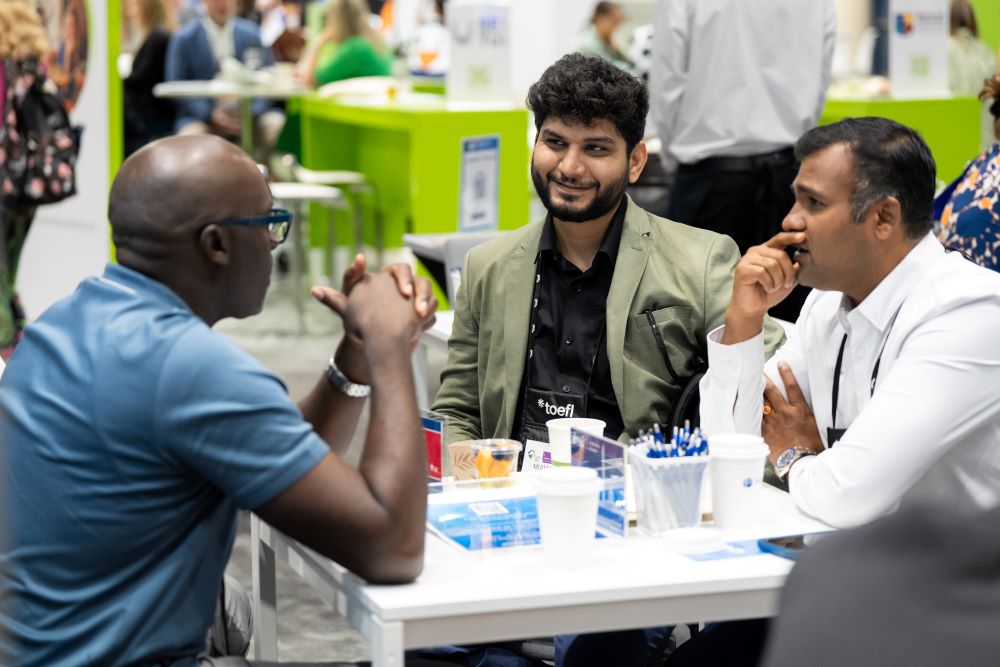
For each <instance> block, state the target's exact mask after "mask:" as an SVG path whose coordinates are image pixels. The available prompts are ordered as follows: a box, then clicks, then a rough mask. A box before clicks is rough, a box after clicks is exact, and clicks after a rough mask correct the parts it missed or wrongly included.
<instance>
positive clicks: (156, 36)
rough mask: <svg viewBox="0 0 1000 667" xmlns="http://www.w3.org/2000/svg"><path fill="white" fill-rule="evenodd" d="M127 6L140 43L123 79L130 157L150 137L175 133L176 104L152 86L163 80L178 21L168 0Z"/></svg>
mask: <svg viewBox="0 0 1000 667" xmlns="http://www.w3.org/2000/svg"><path fill="white" fill-rule="evenodd" d="M124 10H125V16H126V19H127V20H129V21H131V22H132V25H133V26H134V30H135V33H136V35H137V37H138V42H139V44H140V46H139V48H138V50H137V51H136V54H135V59H134V60H133V61H132V71H131V73H130V74H129V75H128V77H127V78H126V79H125V81H124V82H123V84H124V85H123V96H122V99H123V102H124V105H125V116H124V121H125V156H126V157H128V156H129V155H131V154H132V153H134V152H135V151H137V150H138V149H140V148H142V147H143V146H145V145H146V144H148V143H149V142H150V141H153V140H154V139H159V138H160V137H166V136H168V135H170V134H172V133H173V129H174V104H173V102H171V101H170V100H165V99H160V98H157V97H155V96H154V95H153V86H155V85H156V84H158V83H161V82H162V81H164V78H165V69H166V61H167V46H168V45H169V44H170V33H171V31H173V29H174V28H175V27H176V23H175V21H174V15H173V7H172V6H171V5H169V4H167V0H126V2H125V7H124Z"/></svg>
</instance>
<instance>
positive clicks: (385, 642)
mask: <svg viewBox="0 0 1000 667" xmlns="http://www.w3.org/2000/svg"><path fill="white" fill-rule="evenodd" d="M372 626H373V627H372V629H373V630H374V632H373V633H372V667H403V624H402V622H400V621H388V622H386V621H381V620H379V618H378V617H377V616H375V615H372Z"/></svg>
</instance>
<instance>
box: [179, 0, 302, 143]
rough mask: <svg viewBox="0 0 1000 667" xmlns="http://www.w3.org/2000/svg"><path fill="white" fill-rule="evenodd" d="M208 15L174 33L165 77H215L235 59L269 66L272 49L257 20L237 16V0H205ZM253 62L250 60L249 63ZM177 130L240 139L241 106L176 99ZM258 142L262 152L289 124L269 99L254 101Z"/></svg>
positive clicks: (188, 79) (193, 99)
mask: <svg viewBox="0 0 1000 667" xmlns="http://www.w3.org/2000/svg"><path fill="white" fill-rule="evenodd" d="M202 5H203V6H204V9H205V15H204V16H202V17H201V18H200V19H199V20H196V21H190V22H189V23H187V24H186V25H184V26H183V27H182V28H181V29H180V30H178V31H177V32H175V33H174V34H173V36H172V37H171V38H170V44H169V46H168V47H167V64H166V80H167V81H192V80H202V81H203V80H209V79H212V78H214V77H215V76H216V75H217V74H218V72H219V69H220V63H221V62H222V61H223V60H225V59H227V58H235V59H236V60H238V61H240V62H241V63H245V64H246V63H249V62H250V61H251V60H256V61H258V62H256V63H254V64H255V65H258V66H259V65H270V64H271V63H272V61H273V57H272V55H271V51H270V49H265V48H264V46H263V45H262V43H261V40H260V28H259V27H258V26H257V24H256V23H253V22H251V21H248V20H246V19H244V18H240V17H239V16H237V8H238V7H237V0H202ZM248 66H249V65H248ZM176 104H177V118H176V120H175V121H174V131H175V132H177V133H178V134H215V135H218V136H221V137H225V138H227V139H233V140H235V139H237V138H238V137H239V136H240V132H241V130H242V126H243V121H242V118H241V117H240V109H239V105H238V104H237V103H236V102H234V101H232V100H221V99H220V100H213V99H209V98H190V99H181V100H177V103H176ZM253 117H254V134H255V140H254V141H255V144H256V145H257V146H258V147H259V148H260V149H261V151H262V152H265V153H266V152H268V151H270V149H271V148H272V147H273V146H274V144H275V141H276V140H277V138H278V134H279V133H280V132H281V128H282V127H283V126H284V124H285V114H284V113H282V112H281V111H279V110H277V109H276V108H274V105H273V104H272V103H271V102H270V101H269V100H265V99H256V100H254V102H253Z"/></svg>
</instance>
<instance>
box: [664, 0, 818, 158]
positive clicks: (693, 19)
mask: <svg viewBox="0 0 1000 667" xmlns="http://www.w3.org/2000/svg"><path fill="white" fill-rule="evenodd" d="M835 41H836V15H835V13H834V8H833V2H832V0H754V1H753V2H748V1H747V0H659V1H658V2H657V3H656V14H655V18H654V31H653V56H652V69H651V70H650V78H649V90H650V104H651V106H652V117H653V121H654V124H655V125H656V129H657V131H658V132H659V135H660V139H661V140H662V141H663V149H664V151H665V153H666V155H667V156H668V157H669V158H670V159H671V160H677V161H679V162H681V163H682V164H692V163H695V162H698V161H699V160H703V159H705V158H707V157H712V156H722V155H727V156H733V155H756V154H759V153H768V152H771V151H776V150H780V149H784V148H788V147H789V146H792V145H793V144H794V143H795V141H796V140H797V139H798V138H799V137H800V136H801V135H802V134H803V133H804V132H805V131H806V130H808V129H810V128H812V127H814V126H815V125H816V121H817V120H818V119H819V116H820V113H821V112H822V110H823V102H824V99H825V97H826V89H827V88H828V87H829V85H830V72H831V67H832V66H833V46H834V42H835Z"/></svg>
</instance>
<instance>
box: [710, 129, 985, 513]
mask: <svg viewBox="0 0 1000 667" xmlns="http://www.w3.org/2000/svg"><path fill="white" fill-rule="evenodd" d="M795 149H796V157H797V158H798V159H799V160H800V161H801V163H802V166H801V169H800V170H799V173H798V176H797V177H796V179H795V182H794V186H793V189H794V193H795V205H794V206H793V207H792V210H791V211H790V212H789V213H788V216H787V217H786V218H785V220H784V223H783V228H784V231H783V232H781V233H779V234H777V235H776V236H774V237H773V238H772V239H770V240H769V241H767V242H766V243H765V244H763V245H761V246H757V247H754V248H751V249H750V251H749V252H747V253H746V255H745V256H744V257H743V259H742V260H741V261H740V263H739V264H738V265H737V267H736V275H735V280H734V284H733V296H732V300H731V302H730V305H729V309H728V310H727V312H726V322H725V325H724V326H723V327H722V328H720V329H716V330H715V331H713V332H711V333H710V334H709V344H708V345H709V372H708V373H707V374H706V376H705V378H704V379H703V380H702V385H701V397H702V401H701V410H702V426H703V427H704V428H705V429H706V430H707V431H708V432H710V433H720V432H724V431H740V432H747V433H761V434H762V435H763V436H764V439H765V440H766V441H767V443H768V446H769V447H770V449H771V456H770V458H771V462H772V463H774V464H775V468H776V470H777V472H778V475H779V476H780V477H784V478H785V479H786V480H787V481H788V484H789V491H790V493H791V494H792V497H793V498H794V499H795V502H796V504H797V505H798V506H799V507H800V508H801V509H802V510H803V511H805V512H807V513H808V514H810V515H813V516H815V517H817V518H819V519H821V520H823V521H826V522H827V523H830V524H832V525H834V526H850V525H855V524H861V523H865V522H867V521H870V520H871V519H873V518H875V517H877V516H879V515H882V514H885V513H887V512H889V511H892V510H893V509H895V507H896V506H897V505H898V504H899V503H900V501H901V500H902V501H906V500H914V499H919V500H921V501H927V502H931V503H938V504H947V505H949V506H952V507H954V508H958V509H963V508H965V509H969V510H974V509H977V508H989V507H992V506H995V505H997V504H998V503H1000V345H998V344H997V341H998V339H1000V338H998V336H1000V275H998V274H996V273H994V272H992V271H989V270H986V269H983V268H981V267H979V266H977V265H975V264H974V263H972V262H971V261H968V260H967V259H965V258H964V257H963V256H962V255H961V254H960V253H958V252H947V251H946V250H945V248H943V247H942V246H941V244H940V243H939V242H938V241H937V239H936V238H935V237H934V236H933V235H932V234H931V233H930V229H931V200H932V197H933V195H934V182H935V181H934V160H933V158H932V157H931V154H930V150H929V149H928V148H927V145H926V144H925V143H924V141H923V139H921V138H920V135H919V134H917V133H916V132H915V131H913V130H911V129H910V128H907V127H905V126H903V125H900V124H898V123H896V122H894V121H891V120H887V119H884V118H856V119H848V120H845V121H842V122H840V123H837V124H834V125H829V126H824V127H819V128H816V129H814V130H811V131H810V132H808V133H806V134H805V135H804V136H803V137H802V138H801V139H800V140H799V141H798V143H797V144H796V147H795ZM789 250H791V251H792V252H791V257H793V259H792V258H790V253H789ZM799 283H801V284H804V285H808V286H810V287H813V288H814V289H813V292H812V293H811V294H810V295H809V298H808V300H807V301H806V303H805V305H804V307H803V309H802V314H801V315H800V316H799V318H798V321H797V322H796V324H795V329H794V332H793V333H792V334H791V335H790V336H789V338H788V340H787V341H786V343H785V345H784V346H783V347H782V348H780V349H779V350H778V352H777V353H775V355H774V356H773V357H772V358H771V359H770V360H769V361H768V362H767V363H766V364H765V363H764V352H763V347H762V343H761V336H760V330H761V324H762V319H763V317H764V313H765V312H766V311H767V309H768V308H770V307H771V306H773V305H774V304H776V303H779V302H780V301H781V300H782V299H784V298H785V297H786V296H787V295H788V293H789V292H790V291H791V289H792V288H793V287H794V286H795V285H796V284H799ZM762 371H763V375H762ZM764 376H766V379H765V377H764Z"/></svg>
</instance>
